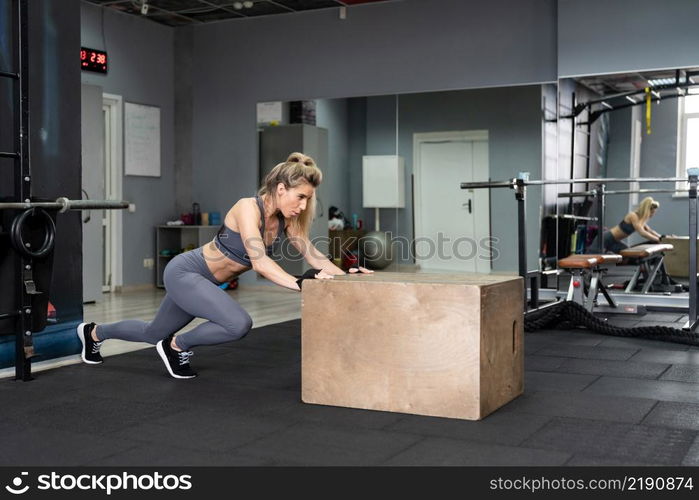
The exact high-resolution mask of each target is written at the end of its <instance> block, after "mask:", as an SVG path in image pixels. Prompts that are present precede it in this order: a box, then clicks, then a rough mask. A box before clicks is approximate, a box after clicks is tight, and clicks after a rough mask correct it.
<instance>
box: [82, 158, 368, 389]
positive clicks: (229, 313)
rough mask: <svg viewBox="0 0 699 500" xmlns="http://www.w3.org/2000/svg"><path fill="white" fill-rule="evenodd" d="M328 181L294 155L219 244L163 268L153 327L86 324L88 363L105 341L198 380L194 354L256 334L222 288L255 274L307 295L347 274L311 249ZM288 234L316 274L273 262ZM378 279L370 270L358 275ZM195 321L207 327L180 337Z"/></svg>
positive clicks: (236, 215)
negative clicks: (321, 190)
mask: <svg viewBox="0 0 699 500" xmlns="http://www.w3.org/2000/svg"><path fill="white" fill-rule="evenodd" d="M321 180H322V173H321V171H320V170H319V169H318V167H317V166H316V164H315V162H314V161H313V159H312V158H310V157H309V156H306V155H303V154H301V153H292V154H291V155H290V156H289V158H288V159H287V160H286V161H285V162H284V163H280V164H279V165H277V166H276V167H274V168H273V169H272V171H271V172H270V173H269V174H267V176H266V177H265V179H264V181H263V185H262V187H261V188H260V190H259V192H258V195H257V196H256V197H254V198H242V199H240V200H238V202H237V203H236V204H235V205H233V207H232V208H231V209H230V210H229V211H228V213H227V214H226V217H225V219H224V224H223V226H221V229H220V230H219V232H218V234H217V235H216V238H215V239H214V240H213V241H212V242H211V243H209V244H207V245H204V246H202V247H200V248H197V249H195V250H192V251H189V252H185V253H182V254H179V255H177V256H176V257H175V258H174V259H172V260H171V261H170V262H169V263H168V265H167V266H166V267H165V271H164V273H163V282H164V284H165V290H166V292H167V293H166V295H165V298H164V299H163V302H162V304H161V305H160V308H159V309H158V312H157V314H156V316H155V318H154V319H153V321H151V322H146V321H140V320H124V321H119V322H116V323H110V324H104V325H96V324H95V323H82V324H80V326H78V329H77V330H78V337H79V338H80V341H81V343H82V346H83V347H82V359H83V361H84V362H85V363H90V364H98V363H101V362H102V357H101V356H100V353H99V349H100V346H101V345H102V342H104V341H105V340H106V339H122V340H130V341H134V342H148V343H150V344H155V345H156V349H157V351H158V354H159V355H160V357H161V359H162V360H163V363H164V364H165V367H166V368H167V370H168V372H169V373H170V375H172V376H173V377H175V378H193V377H195V376H196V373H195V372H194V371H192V368H191V366H190V363H189V358H190V357H191V356H192V352H191V350H190V349H191V348H192V347H195V346H198V345H212V344H220V343H223V342H229V341H233V340H239V339H241V338H243V337H244V336H245V335H247V333H248V332H249V331H250V329H251V328H252V319H251V318H250V315H249V314H248V313H247V312H246V311H245V310H244V309H243V308H242V307H240V305H239V304H238V303H237V302H236V301H235V300H233V298H232V297H231V296H230V295H228V293H226V292H225V291H223V290H222V289H221V288H219V285H220V284H221V283H226V282H229V281H230V280H232V279H234V278H236V277H238V276H239V275H241V274H242V273H244V272H245V271H249V270H250V269H254V270H255V271H256V272H258V273H260V274H261V275H262V276H264V277H265V278H267V279H269V280H270V281H272V282H274V283H276V284H277V285H280V286H283V287H285V288H289V289H291V290H301V285H302V282H303V280H304V279H310V278H318V279H330V278H332V277H333V276H334V275H340V274H345V273H344V271H342V270H341V269H340V268H338V267H337V266H335V265H334V264H332V263H331V262H330V261H329V260H328V259H327V257H325V256H324V255H323V254H321V253H320V252H319V251H318V250H317V249H316V248H315V247H314V246H313V245H312V244H311V242H310V241H309V239H308V233H309V229H310V226H311V223H312V222H313V217H314V212H315V196H314V195H315V190H316V188H317V187H318V186H319V185H320V183H321ZM283 233H286V236H287V237H288V238H289V240H290V241H291V243H292V244H293V245H294V246H295V247H296V248H297V250H298V251H299V252H300V253H301V255H303V257H304V258H305V260H306V262H308V263H309V264H310V265H311V267H312V268H314V269H310V270H309V271H307V272H306V273H304V275H303V276H302V277H301V278H300V279H297V278H296V277H294V276H291V275H290V274H288V273H287V272H286V271H284V270H283V269H282V268H281V267H279V265H277V263H276V262H274V260H272V259H271V258H270V255H271V254H272V252H273V251H274V250H275V248H276V246H277V245H278V243H279V240H280V237H281V236H282V234H283ZM357 271H359V272H367V273H368V272H373V271H368V270H366V269H364V268H359V269H356V270H354V272H357ZM195 317H200V318H205V319H207V320H209V321H207V322H205V323H202V324H200V325H198V326H196V327H195V328H193V329H191V330H189V331H187V332H185V333H183V334H181V335H178V336H175V332H177V331H178V330H180V329H181V328H183V327H184V326H185V325H187V324H188V323H189V322H190V321H192V319H194V318H195Z"/></svg>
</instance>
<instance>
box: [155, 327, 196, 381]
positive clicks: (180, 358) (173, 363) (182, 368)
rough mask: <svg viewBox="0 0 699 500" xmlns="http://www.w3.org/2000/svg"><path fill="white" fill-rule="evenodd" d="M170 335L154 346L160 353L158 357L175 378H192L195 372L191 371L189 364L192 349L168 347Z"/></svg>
mask: <svg viewBox="0 0 699 500" xmlns="http://www.w3.org/2000/svg"><path fill="white" fill-rule="evenodd" d="M171 340H172V337H168V338H166V339H163V340H161V341H159V342H158V343H157V344H156V345H155V348H156V349H157V350H158V354H160V358H161V359H162V360H163V363H165V368H167V371H168V372H170V375H172V376H173V377H175V378H194V377H196V376H197V374H196V373H195V372H194V371H192V367H191V366H189V358H191V357H192V356H193V355H194V353H193V352H192V351H176V350H174V349H173V348H172V347H170V341H171Z"/></svg>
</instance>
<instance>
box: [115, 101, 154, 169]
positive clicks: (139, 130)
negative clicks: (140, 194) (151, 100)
mask: <svg viewBox="0 0 699 500" xmlns="http://www.w3.org/2000/svg"><path fill="white" fill-rule="evenodd" d="M124 114H125V125H124V142H125V144H124V155H125V158H124V173H125V175H145V176H149V177H160V108H159V107H157V106H146V105H144V104H134V103H131V102H127V103H125V104H124Z"/></svg>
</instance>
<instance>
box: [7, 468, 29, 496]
mask: <svg viewBox="0 0 699 500" xmlns="http://www.w3.org/2000/svg"><path fill="white" fill-rule="evenodd" d="M27 475H29V473H28V472H22V473H21V474H20V476H17V477H16V478H14V479H13V480H12V486H10V485H7V486H5V489H6V490H7V491H9V492H10V493H12V494H13V495H22V494H23V493H26V492H27V490H28V489H29V485H26V486H24V487H23V488H22V477H21V476H27ZM13 486H14V487H13Z"/></svg>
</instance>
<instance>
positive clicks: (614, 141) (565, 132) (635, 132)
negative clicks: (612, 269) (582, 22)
mask: <svg viewBox="0 0 699 500" xmlns="http://www.w3.org/2000/svg"><path fill="white" fill-rule="evenodd" d="M696 76H697V72H696V70H693V69H684V70H657V71H642V72H634V73H621V74H607V75H590V76H583V77H577V78H568V79H563V80H560V81H559V106H558V109H559V112H558V127H557V134H558V172H557V177H558V178H570V177H571V176H574V177H577V178H581V177H602V178H637V177H643V178H686V175H687V173H686V169H687V168H688V167H690V166H693V165H694V166H699V151H698V150H697V146H696V145H697V144H699V142H698V141H697V139H699V95H697V94H698V93H699V86H697V85H696V84H695V83H694V82H695V80H694V78H695V77H696ZM697 82H699V80H697ZM593 188H595V186H592V185H590V184H574V185H559V186H558V189H557V193H556V196H557V200H558V203H557V204H556V210H555V212H553V211H552V213H554V214H555V217H556V218H557V219H558V225H557V226H556V224H555V223H554V222H551V221H545V226H546V227H547V228H548V229H549V236H551V232H552V231H554V230H556V229H557V234H558V251H557V253H558V257H564V256H566V255H567V254H570V253H584V252H587V253H597V252H599V251H600V243H601V242H600V239H599V238H598V239H595V238H596V237H597V235H598V234H599V233H601V234H604V231H605V230H606V231H609V230H611V229H612V228H614V227H615V226H618V224H619V223H620V222H621V221H623V219H624V217H625V216H626V215H627V214H628V213H629V212H631V211H633V210H635V209H636V207H637V206H638V204H639V202H640V201H642V200H643V198H645V197H646V196H651V197H652V198H653V199H654V200H656V201H657V202H658V203H659V205H660V206H659V208H658V210H657V212H656V213H655V215H654V216H653V217H652V219H650V220H649V222H648V226H650V227H651V228H652V229H653V230H654V231H656V232H657V233H659V234H677V235H686V234H687V232H688V229H687V216H686V214H687V203H686V193H684V192H682V191H677V189H684V188H685V186H684V183H682V182H680V183H676V184H674V183H669V182H657V183H643V185H640V184H639V183H634V182H631V183H609V184H608V185H606V187H605V189H606V191H608V193H607V194H606V195H605V197H604V200H605V203H604V205H603V206H602V205H599V204H598V203H596V202H595V200H596V198H595V197H593V196H589V195H581V196H571V194H570V193H578V192H586V191H589V190H590V189H593ZM639 190H642V191H646V190H651V191H652V192H639ZM629 191H632V192H629ZM551 217H553V216H551ZM549 239H550V240H552V239H553V238H551V237H549ZM602 239H603V238H602ZM646 240H647V238H646V237H644V235H640V234H639V232H638V231H634V232H633V233H632V234H630V235H629V236H628V238H624V239H623V240H620V242H621V243H622V244H624V245H629V246H633V245H635V244H640V243H644V242H645V241H646ZM566 252H567V254H566ZM564 254H565V255H564ZM552 257H555V253H553V252H548V253H547V258H548V259H551V258H552ZM547 262H548V264H549V265H550V264H551V261H550V260H549V261H547Z"/></svg>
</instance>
